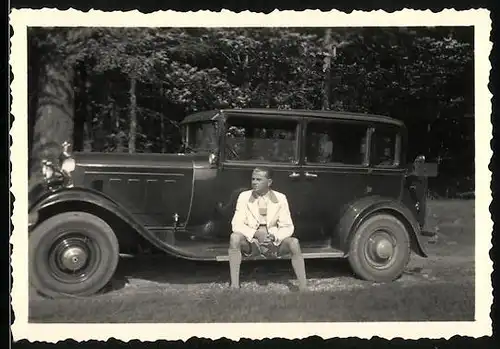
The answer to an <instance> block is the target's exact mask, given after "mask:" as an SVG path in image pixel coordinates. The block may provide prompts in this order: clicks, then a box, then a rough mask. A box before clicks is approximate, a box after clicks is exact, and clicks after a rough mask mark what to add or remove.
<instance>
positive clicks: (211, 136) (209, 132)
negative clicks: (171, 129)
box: [183, 121, 218, 151]
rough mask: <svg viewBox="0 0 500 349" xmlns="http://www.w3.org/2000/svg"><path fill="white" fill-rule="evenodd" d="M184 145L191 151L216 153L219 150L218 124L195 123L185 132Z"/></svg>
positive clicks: (185, 127) (188, 126)
mask: <svg viewBox="0 0 500 349" xmlns="http://www.w3.org/2000/svg"><path fill="white" fill-rule="evenodd" d="M183 138H184V144H185V145H186V146H187V149H188V150H190V151H214V150H215V149H217V146H218V140H217V123H216V122H212V121H209V122H193V123H189V124H186V125H185V126H184V130H183Z"/></svg>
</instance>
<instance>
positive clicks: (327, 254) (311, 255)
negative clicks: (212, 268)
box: [215, 249, 345, 262]
mask: <svg viewBox="0 0 500 349" xmlns="http://www.w3.org/2000/svg"><path fill="white" fill-rule="evenodd" d="M302 256H303V257H304V259H319V258H321V259H323V258H344V257H345V254H344V252H342V251H339V250H334V249H331V251H324V252H302ZM215 259H216V261H218V262H227V261H229V256H228V255H222V256H216V257H215ZM265 259H271V260H274V259H290V256H284V257H280V256H278V257H271V258H267V257H264V256H261V255H257V256H251V257H243V260H265Z"/></svg>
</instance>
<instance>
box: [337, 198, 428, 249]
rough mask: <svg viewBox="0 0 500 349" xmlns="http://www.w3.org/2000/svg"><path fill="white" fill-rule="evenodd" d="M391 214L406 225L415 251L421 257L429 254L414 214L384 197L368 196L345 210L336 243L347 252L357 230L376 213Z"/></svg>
mask: <svg viewBox="0 0 500 349" xmlns="http://www.w3.org/2000/svg"><path fill="white" fill-rule="evenodd" d="M382 212H386V213H390V214H393V215H395V216H396V217H398V218H399V219H400V220H401V221H402V222H403V224H405V225H406V227H407V229H408V232H409V234H410V239H411V240H412V248H413V250H414V251H415V252H416V253H417V254H418V255H420V256H421V257H427V253H426V251H425V250H424V248H423V245H422V243H421V241H420V238H419V235H420V226H419V224H418V222H417V220H416V218H415V216H414V215H413V214H412V212H411V211H410V210H409V209H408V208H407V207H405V206H404V205H403V204H402V203H400V202H398V201H395V200H394V199H390V198H385V197H382V196H376V195H374V196H367V197H364V198H362V199H359V200H357V201H355V202H353V203H351V204H349V205H347V208H346V209H345V211H344V213H343V215H342V217H341V218H340V220H339V223H338V226H337V230H336V232H337V234H336V240H335V243H336V244H337V246H338V247H339V248H340V249H341V250H342V251H347V250H348V246H349V243H350V241H351V238H352V236H353V234H354V233H355V232H356V230H357V228H358V227H359V226H360V225H361V224H362V223H363V222H364V221H365V220H366V219H367V218H368V217H369V216H371V215H373V214H375V213H382Z"/></svg>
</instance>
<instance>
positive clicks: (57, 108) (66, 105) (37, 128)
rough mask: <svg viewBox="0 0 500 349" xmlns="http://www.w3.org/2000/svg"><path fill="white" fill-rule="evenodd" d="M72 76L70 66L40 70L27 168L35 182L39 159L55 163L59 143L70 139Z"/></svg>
mask: <svg viewBox="0 0 500 349" xmlns="http://www.w3.org/2000/svg"><path fill="white" fill-rule="evenodd" d="M73 74H74V71H73V67H68V66H65V65H64V64H61V62H51V63H47V64H46V65H45V66H43V67H42V69H41V76H40V78H41V85H40V92H39V98H38V103H37V110H36V119H35V125H34V130H33V150H32V159H33V161H32V166H31V173H32V175H33V176H34V180H35V181H36V180H37V178H40V176H41V171H40V170H41V160H42V159H49V160H52V161H55V160H56V159H57V156H59V154H60V151H61V150H62V148H61V144H62V143H63V142H64V141H70V142H71V141H72V139H73V122H74V91H73V87H74V86H73Z"/></svg>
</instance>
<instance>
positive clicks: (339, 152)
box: [305, 121, 368, 165]
mask: <svg viewBox="0 0 500 349" xmlns="http://www.w3.org/2000/svg"><path fill="white" fill-rule="evenodd" d="M367 128H368V127H367V125H364V124H361V123H348V122H340V121H311V122H308V126H307V136H306V137H307V140H306V154H305V155H306V158H305V161H306V163H308V164H335V165H364V163H365V154H366V134H367Z"/></svg>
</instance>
